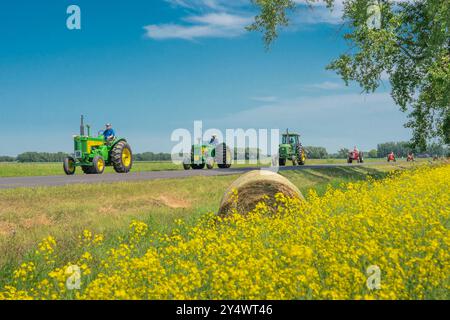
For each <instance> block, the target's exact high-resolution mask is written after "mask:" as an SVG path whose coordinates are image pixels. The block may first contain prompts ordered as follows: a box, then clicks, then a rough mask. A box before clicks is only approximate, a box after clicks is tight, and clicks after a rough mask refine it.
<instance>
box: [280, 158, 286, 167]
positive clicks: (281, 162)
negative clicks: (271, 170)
mask: <svg viewBox="0 0 450 320" xmlns="http://www.w3.org/2000/svg"><path fill="white" fill-rule="evenodd" d="M278 164H279V165H280V167H284V166H285V165H286V159H284V158H280V160H279V161H278Z"/></svg>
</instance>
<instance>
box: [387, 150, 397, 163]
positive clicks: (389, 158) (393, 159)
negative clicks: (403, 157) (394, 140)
mask: <svg viewBox="0 0 450 320" xmlns="http://www.w3.org/2000/svg"><path fill="white" fill-rule="evenodd" d="M387 161H388V162H391V161H392V162H397V159H395V154H394V152H391V153H389V155H388V156H387Z"/></svg>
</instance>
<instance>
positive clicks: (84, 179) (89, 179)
mask: <svg viewBox="0 0 450 320" xmlns="http://www.w3.org/2000/svg"><path fill="white" fill-rule="evenodd" d="M377 164H385V162H377V163H374V162H371V163H365V164H351V165H349V164H321V165H306V166H297V167H289V166H288V167H280V171H285V170H304V169H318V168H333V167H349V166H352V167H355V166H371V165H377ZM256 169H260V168H257V167H248V168H235V169H233V168H231V169H214V170H206V169H204V170H189V171H184V170H172V171H148V172H132V173H128V174H103V175H74V176H42V177H17V178H0V189H13V188H21V187H41V186H64V185H69V184H83V183H111V182H125V181H144V180H155V179H179V178H187V177H193V176H206V177H209V176H222V175H233V174H242V173H245V172H248V171H251V170H256ZM266 169H267V168H266Z"/></svg>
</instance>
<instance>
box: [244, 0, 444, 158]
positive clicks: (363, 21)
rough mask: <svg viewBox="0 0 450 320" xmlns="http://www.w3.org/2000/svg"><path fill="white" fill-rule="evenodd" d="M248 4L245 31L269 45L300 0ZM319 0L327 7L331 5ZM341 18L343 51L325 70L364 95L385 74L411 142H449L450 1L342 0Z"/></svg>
mask: <svg viewBox="0 0 450 320" xmlns="http://www.w3.org/2000/svg"><path fill="white" fill-rule="evenodd" d="M252 2H253V3H254V4H255V5H256V6H257V7H258V8H259V10H260V12H259V14H258V15H257V16H256V17H255V21H254V23H253V24H252V25H250V26H249V27H248V30H251V31H255V30H257V31H262V32H263V33H264V42H265V44H266V47H269V46H270V45H271V43H272V42H273V41H274V40H275V39H276V38H277V36H278V29H279V27H280V26H286V25H288V24H289V15H288V13H289V12H290V11H292V10H293V9H295V8H296V6H297V5H298V3H299V1H295V0H252ZM305 2H307V3H310V4H311V3H314V2H320V0H305ZM322 2H325V3H326V4H327V6H328V7H329V8H332V7H333V4H334V0H322ZM374 5H375V6H376V8H378V10H379V11H380V13H381V15H380V17H381V20H380V24H379V26H377V27H375V28H374V27H373V25H370V24H369V23H368V21H370V18H371V16H372V12H373V11H371V10H369V6H371V7H373V6H374ZM372 17H373V16H372ZM343 22H344V23H345V26H346V28H344V29H345V30H347V32H346V34H345V35H344V38H345V39H346V41H347V42H348V47H349V49H348V52H346V53H344V54H342V55H341V56H340V57H339V58H338V59H336V60H335V61H332V62H331V63H330V64H329V65H328V66H327V68H328V69H332V70H335V71H336V72H337V73H338V74H339V75H340V76H341V77H342V79H343V80H344V81H345V83H346V84H347V85H348V84H349V82H350V81H356V82H357V83H359V84H360V86H361V87H362V88H363V90H364V91H365V92H367V93H369V92H374V91H375V90H376V89H377V88H378V87H379V86H380V84H381V78H382V76H383V75H385V74H386V75H387V76H388V77H389V80H390V84H391V96H392V98H393V99H394V101H395V102H396V104H397V105H398V106H399V107H400V109H401V110H402V111H403V112H408V111H409V121H408V122H407V123H406V124H405V126H406V127H408V128H411V129H412V130H413V136H412V139H411V142H412V144H413V146H418V147H420V148H421V149H422V150H424V149H425V148H426V144H427V141H429V140H431V139H432V138H434V137H438V138H440V139H441V140H442V142H444V143H445V144H450V1H442V0H422V1H395V2H394V1H388V0H371V1H369V0H344V13H343Z"/></svg>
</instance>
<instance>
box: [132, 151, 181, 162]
mask: <svg viewBox="0 0 450 320" xmlns="http://www.w3.org/2000/svg"><path fill="white" fill-rule="evenodd" d="M133 159H134V161H170V160H171V159H172V157H171V155H170V153H153V152H144V153H136V154H134V155H133Z"/></svg>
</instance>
